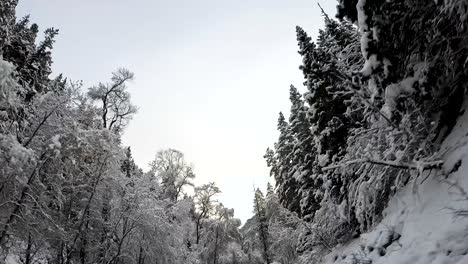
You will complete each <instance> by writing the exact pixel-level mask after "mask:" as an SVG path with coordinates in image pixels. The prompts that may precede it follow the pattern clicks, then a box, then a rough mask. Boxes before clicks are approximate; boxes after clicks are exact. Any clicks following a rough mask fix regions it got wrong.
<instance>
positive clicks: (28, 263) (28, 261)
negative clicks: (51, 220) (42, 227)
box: [24, 233, 32, 264]
mask: <svg viewBox="0 0 468 264" xmlns="http://www.w3.org/2000/svg"><path fill="white" fill-rule="evenodd" d="M31 240H32V239H31V233H28V246H27V247H26V258H25V261H24V264H31V262H32V256H31V248H32V241H31Z"/></svg>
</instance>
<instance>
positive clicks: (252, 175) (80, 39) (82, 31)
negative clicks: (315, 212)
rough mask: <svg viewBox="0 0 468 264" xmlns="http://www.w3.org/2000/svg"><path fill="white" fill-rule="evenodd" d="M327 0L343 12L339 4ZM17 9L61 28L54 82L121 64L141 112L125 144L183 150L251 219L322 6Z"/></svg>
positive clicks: (73, 1)
mask: <svg viewBox="0 0 468 264" xmlns="http://www.w3.org/2000/svg"><path fill="white" fill-rule="evenodd" d="M320 2H321V5H322V7H323V8H324V9H325V11H326V12H327V13H328V14H329V15H330V16H334V14H335V10H336V9H335V6H336V1H334V0H321V1H320ZM17 11H18V16H22V15H25V14H31V21H32V22H35V23H38V24H39V27H40V30H41V31H42V30H44V29H45V28H47V27H55V28H59V29H60V35H59V36H58V37H57V43H56V44H55V48H54V51H53V58H54V67H53V69H54V74H55V75H56V74H58V73H63V74H64V75H65V76H66V77H69V78H71V79H73V80H83V82H84V84H85V87H89V86H91V85H93V84H97V83H98V82H99V81H101V82H105V81H107V80H109V78H110V73H111V72H112V71H114V70H115V69H116V68H118V67H126V68H128V69H130V70H131V71H133V72H135V74H136V80H135V81H134V82H133V83H131V85H130V92H131V94H132V101H133V102H134V103H135V104H136V105H137V106H138V107H139V113H138V114H137V115H136V116H135V118H134V119H133V120H132V121H131V123H130V126H129V127H128V128H127V130H126V131H125V135H124V137H123V142H124V144H125V145H130V146H131V148H132V152H133V155H134V158H135V161H136V162H137V164H138V165H139V166H141V167H142V168H144V169H146V168H147V164H148V163H149V162H150V161H151V160H152V159H153V158H154V155H155V153H156V152H157V150H159V149H162V148H169V147H171V148H175V149H178V150H180V151H182V152H183V153H185V155H186V158H187V160H188V161H189V162H193V163H194V164H195V172H196V174H197V179H196V184H203V183H207V182H209V181H215V182H216V183H217V184H218V186H219V187H220V188H221V190H222V191H223V194H222V195H221V196H220V201H221V202H223V204H224V205H225V206H228V207H232V208H234V209H235V214H236V217H238V218H240V219H241V220H242V222H245V220H246V219H248V218H250V216H251V215H252V199H253V186H254V185H255V186H257V187H260V188H262V189H265V186H266V183H267V182H268V181H271V179H270V177H269V169H268V168H267V166H266V162H265V161H264V159H263V155H264V153H265V150H266V148H267V147H269V146H272V145H273V142H274V141H275V140H276V139H277V136H278V133H277V131H276V124H277V118H278V112H279V111H283V112H285V114H287V113H288V112H289V85H290V84H294V85H295V86H296V87H298V88H299V89H304V88H303V87H302V82H303V76H302V73H301V72H300V71H299V69H298V66H299V64H300V63H301V58H300V56H299V54H298V53H297V42H296V35H295V26H296V25H299V26H301V27H303V28H304V29H305V30H306V31H307V32H308V33H309V34H310V35H312V36H313V37H315V36H316V35H317V32H318V29H319V28H322V26H323V18H322V17H321V15H320V9H319V8H318V7H317V5H316V1H309V0H307V1H305V0H304V1H303V0H237V1H227V0H197V1H195V0H191V1H189V0H180V1H176V0H165V1H160V0H20V4H19V7H18V9H17Z"/></svg>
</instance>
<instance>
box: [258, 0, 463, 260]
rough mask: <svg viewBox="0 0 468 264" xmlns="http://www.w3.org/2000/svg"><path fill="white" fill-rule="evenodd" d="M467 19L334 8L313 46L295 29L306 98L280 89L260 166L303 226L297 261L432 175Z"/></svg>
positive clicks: (432, 4)
mask: <svg viewBox="0 0 468 264" xmlns="http://www.w3.org/2000/svg"><path fill="white" fill-rule="evenodd" d="M467 14H468V4H467V2H466V1H424V0H420V1H404V0H403V1H383V0H382V1H365V0H359V1H357V0H350V1H348V0H341V1H339V6H338V15H337V16H338V18H339V20H334V19H331V18H330V17H328V16H327V15H326V14H324V21H325V27H324V29H323V30H321V31H320V32H319V34H318V38H317V40H316V41H315V42H312V40H311V38H310V37H309V36H308V35H307V33H306V32H305V31H304V30H303V29H302V28H300V27H297V29H296V32H297V41H298V46H299V54H300V55H301V57H302V64H301V65H300V67H299V68H300V70H301V71H302V72H303V74H304V79H305V82H304V86H305V89H306V92H305V93H304V94H302V96H301V95H300V94H299V93H298V90H297V89H296V88H294V87H291V89H290V100H291V110H290V114H289V119H288V121H286V120H287V118H286V117H285V116H284V115H283V114H280V118H279V121H278V131H279V138H278V141H277V142H276V143H275V144H274V148H273V149H268V150H267V153H266V155H265V158H266V160H267V164H268V165H269V166H270V168H271V175H272V176H274V178H275V180H276V193H277V195H278V201H279V202H280V204H281V206H283V207H285V208H287V209H289V210H290V211H292V212H295V213H296V215H298V216H299V217H301V218H302V219H304V220H306V221H307V222H309V223H310V224H312V225H313V226H314V232H309V233H310V234H308V235H306V237H302V238H300V239H299V240H298V241H297V242H296V244H295V246H296V249H297V250H298V252H302V253H301V256H304V255H306V254H311V255H310V256H309V257H310V258H311V259H312V258H313V257H318V256H320V254H322V253H323V252H327V251H328V250H329V247H332V246H334V245H336V244H337V243H341V242H345V241H348V240H349V239H351V238H352V237H353V236H355V235H358V234H359V233H360V232H363V231H367V230H369V229H370V228H372V227H373V226H375V224H377V223H378V222H379V221H380V220H381V218H382V211H383V210H384V209H385V207H386V205H387V202H388V200H389V198H390V197H391V196H392V195H393V194H394V193H395V192H396V191H398V190H399V189H401V188H402V187H403V186H405V185H407V184H408V183H410V182H411V183H412V184H413V185H414V186H416V185H417V184H418V183H419V182H420V181H421V180H422V179H420V178H419V176H420V175H421V174H422V172H423V171H425V170H433V169H436V170H437V169H438V168H440V166H441V164H442V163H441V161H440V159H441V156H440V155H441V153H437V151H438V146H439V143H440V142H441V141H442V140H443V139H444V137H445V136H446V135H447V134H448V132H450V130H451V129H452V127H453V126H454V124H455V121H456V119H457V117H458V116H459V111H460V108H461V104H462V102H463V100H464V98H465V95H466V92H467V91H466V85H465V84H464V83H465V82H466V80H467V79H468V78H467V77H468V76H467V74H468V71H467V68H466V62H467V60H468V45H467V44H466V43H468V42H467V41H468V37H467V34H466V33H467V26H468V23H467V22H468V21H467ZM301 235H304V233H301ZM317 240H318V241H321V242H320V243H318V244H314V243H312V244H310V243H308V242H307V241H317ZM318 247H321V248H322V249H323V250H322V251H321V250H318ZM321 252H322V253H321Z"/></svg>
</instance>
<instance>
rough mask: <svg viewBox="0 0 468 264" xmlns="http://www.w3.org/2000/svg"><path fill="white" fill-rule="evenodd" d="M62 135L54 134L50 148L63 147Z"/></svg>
mask: <svg viewBox="0 0 468 264" xmlns="http://www.w3.org/2000/svg"><path fill="white" fill-rule="evenodd" d="M59 139H60V135H55V136H53V137H52V138H51V139H50V140H51V141H52V143H51V144H49V148H50V149H54V148H61V147H62V144H60V141H59Z"/></svg>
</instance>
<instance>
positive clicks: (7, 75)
mask: <svg viewBox="0 0 468 264" xmlns="http://www.w3.org/2000/svg"><path fill="white" fill-rule="evenodd" d="M14 69H15V67H14V66H13V64H11V63H9V62H7V61H4V60H3V58H2V57H1V56H0V107H2V108H7V106H10V107H11V106H13V105H15V101H16V100H15V99H16V93H15V88H16V86H17V84H16V81H15V80H14V78H13V77H12V75H11V74H12V72H13V71H14Z"/></svg>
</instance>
